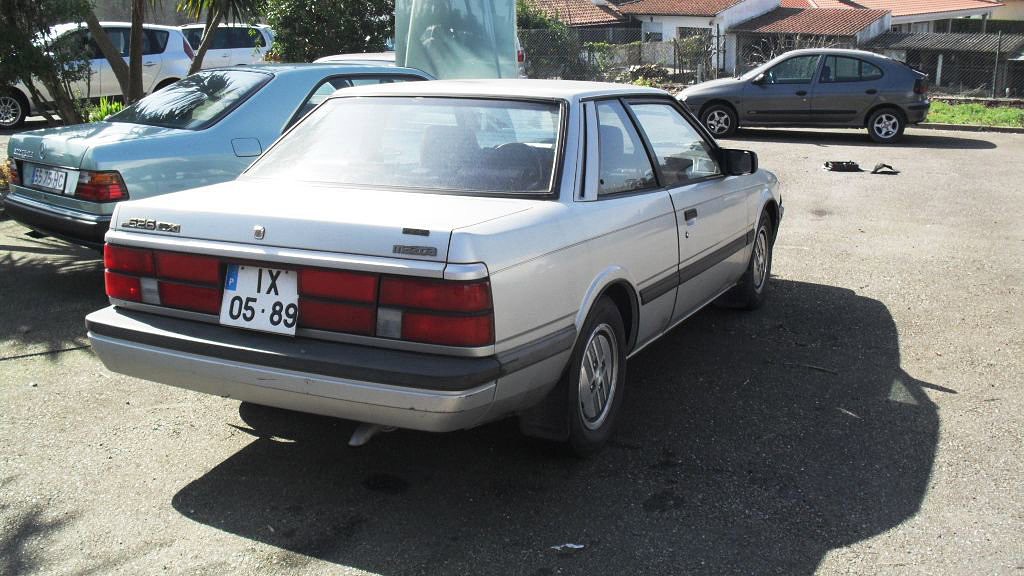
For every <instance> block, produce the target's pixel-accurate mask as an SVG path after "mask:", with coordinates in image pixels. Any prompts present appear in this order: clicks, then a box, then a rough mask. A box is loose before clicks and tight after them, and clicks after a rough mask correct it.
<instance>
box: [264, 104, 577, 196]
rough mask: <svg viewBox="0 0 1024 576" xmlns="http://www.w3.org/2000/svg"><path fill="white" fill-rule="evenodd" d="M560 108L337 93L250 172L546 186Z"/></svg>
mask: <svg viewBox="0 0 1024 576" xmlns="http://www.w3.org/2000/svg"><path fill="white" fill-rule="evenodd" d="M561 114H562V110H561V106H560V105H559V104H557V103H554V102H526V101H512V100H478V99H470V98H408V97H368V98H367V97H361V98H360V97H352V98H335V99H332V100H328V101H327V102H325V103H324V104H323V105H322V106H320V107H319V108H317V109H316V110H315V111H313V112H312V113H311V114H310V115H309V116H307V117H306V119H305V120H303V121H302V122H301V123H300V124H299V125H298V126H297V127H296V128H295V129H294V130H292V131H291V132H289V133H288V135H287V136H285V137H284V138H283V139H282V140H281V141H280V142H279V143H278V144H276V145H275V146H274V147H273V148H272V149H271V150H270V151H268V152H267V153H266V154H265V155H264V156H263V158H261V159H260V160H259V161H258V162H256V164H254V165H253V166H252V168H250V170H249V171H248V174H249V175H250V176H254V177H259V178H274V179H281V180H291V181H305V182H318V183H330V184H340V185H346V186H359V187H364V188H413V189H417V190H428V191H437V192H442V193H448V192H454V193H483V194H499V195H500V194H547V193H549V192H550V191H551V189H552V186H553V182H552V180H553V175H554V172H555V170H554V166H555V165H556V163H557V153H558V150H557V148H558V146H557V142H558V141H559V132H560V127H561Z"/></svg>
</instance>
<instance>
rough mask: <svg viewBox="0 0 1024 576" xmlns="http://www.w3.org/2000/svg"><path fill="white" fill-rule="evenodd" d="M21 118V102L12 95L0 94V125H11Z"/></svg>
mask: <svg viewBox="0 0 1024 576" xmlns="http://www.w3.org/2000/svg"><path fill="white" fill-rule="evenodd" d="M19 118H21V102H18V99H17V98H15V97H14V96H8V95H6V94H5V95H2V96H0V126H13V125H14V124H15V123H16V122H17V121H18V119H19Z"/></svg>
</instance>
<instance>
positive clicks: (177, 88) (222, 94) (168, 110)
mask: <svg viewBox="0 0 1024 576" xmlns="http://www.w3.org/2000/svg"><path fill="white" fill-rule="evenodd" d="M270 78H271V77H270V75H269V74H262V73H259V72H248V71H244V70H210V71H207V72H199V73H198V74H193V75H191V76H189V77H188V78H185V79H184V80H179V81H178V82H176V83H174V84H171V85H170V86H168V87H166V88H164V89H163V90H160V91H158V92H154V93H153V94H150V95H149V96H146V97H145V98H143V99H142V100H139V101H138V102H136V103H135V104H132V105H131V106H129V107H127V108H125V109H124V110H122V111H121V112H118V113H117V114H114V115H113V116H111V117H109V118H108V119H107V120H108V121H110V122H127V123H131V124H146V125H148V126H162V127H164V128H181V129H183V130H202V129H203V128H207V127H209V126H212V125H213V124H215V123H216V122H217V121H218V120H220V119H221V117H222V116H224V115H225V114H226V113H228V112H230V111H231V109H233V108H234V107H235V106H237V105H238V104H240V103H241V102H242V101H244V100H245V99H246V98H248V97H249V96H250V95H252V94H253V93H254V92H256V91H257V90H259V89H260V88H261V87H262V86H263V85H264V84H266V83H267V82H268V81H270Z"/></svg>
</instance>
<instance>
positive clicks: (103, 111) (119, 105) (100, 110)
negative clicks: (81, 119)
mask: <svg viewBox="0 0 1024 576" xmlns="http://www.w3.org/2000/svg"><path fill="white" fill-rule="evenodd" d="M121 110H124V103H123V102H121V101H119V100H114V99H112V98H111V99H108V98H107V97H106V96H104V97H103V98H100V103H99V104H97V105H95V106H91V107H90V108H89V110H88V120H89V122H102V121H104V120H106V119H107V116H110V115H112V114H117V113H118V112H120V111H121Z"/></svg>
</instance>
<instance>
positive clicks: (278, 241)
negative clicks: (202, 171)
mask: <svg viewBox="0 0 1024 576" xmlns="http://www.w3.org/2000/svg"><path fill="white" fill-rule="evenodd" d="M534 202H535V201H531V200H520V199H511V198H493V197H470V196H453V195H444V194H430V193H416V192H399V191H382V190H372V189H353V188H341V187H337V186H328V185H310V184H308V183H303V184H302V185H301V186H300V185H297V184H294V183H288V182H280V181H265V180H257V179H241V180H236V181H234V182H227V183H224V184H218V185H215V186H209V187H206V188H198V189H195V190H188V191H185V192H179V193H176V194H168V195H163V196H157V197H154V198H149V199H146V200H141V201H138V202H130V203H125V204H122V205H121V206H120V207H119V208H118V213H117V221H116V222H115V226H116V227H117V228H118V229H119V230H125V229H132V230H135V231H141V232H145V233H149V234H161V235H169V236H174V237H178V238H191V239H197V240H206V241H216V242H229V243H236V244H254V245H260V246H275V247H279V248H290V249H300V250H311V251H321V252H334V253H346V254H357V255H364V256H377V257H389V258H407V259H416V260H429V261H436V262H445V261H446V260H447V257H448V244H449V239H450V237H451V232H452V230H454V229H456V228H462V227H465V226H472V225H474V224H479V223H481V222H485V221H488V220H494V219H497V218H502V217H505V216H508V215H511V214H514V213H517V212H521V211H524V210H528V209H530V207H531V206H532V204H533V203H534ZM147 223H152V226H150V225H148V224H147Z"/></svg>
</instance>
